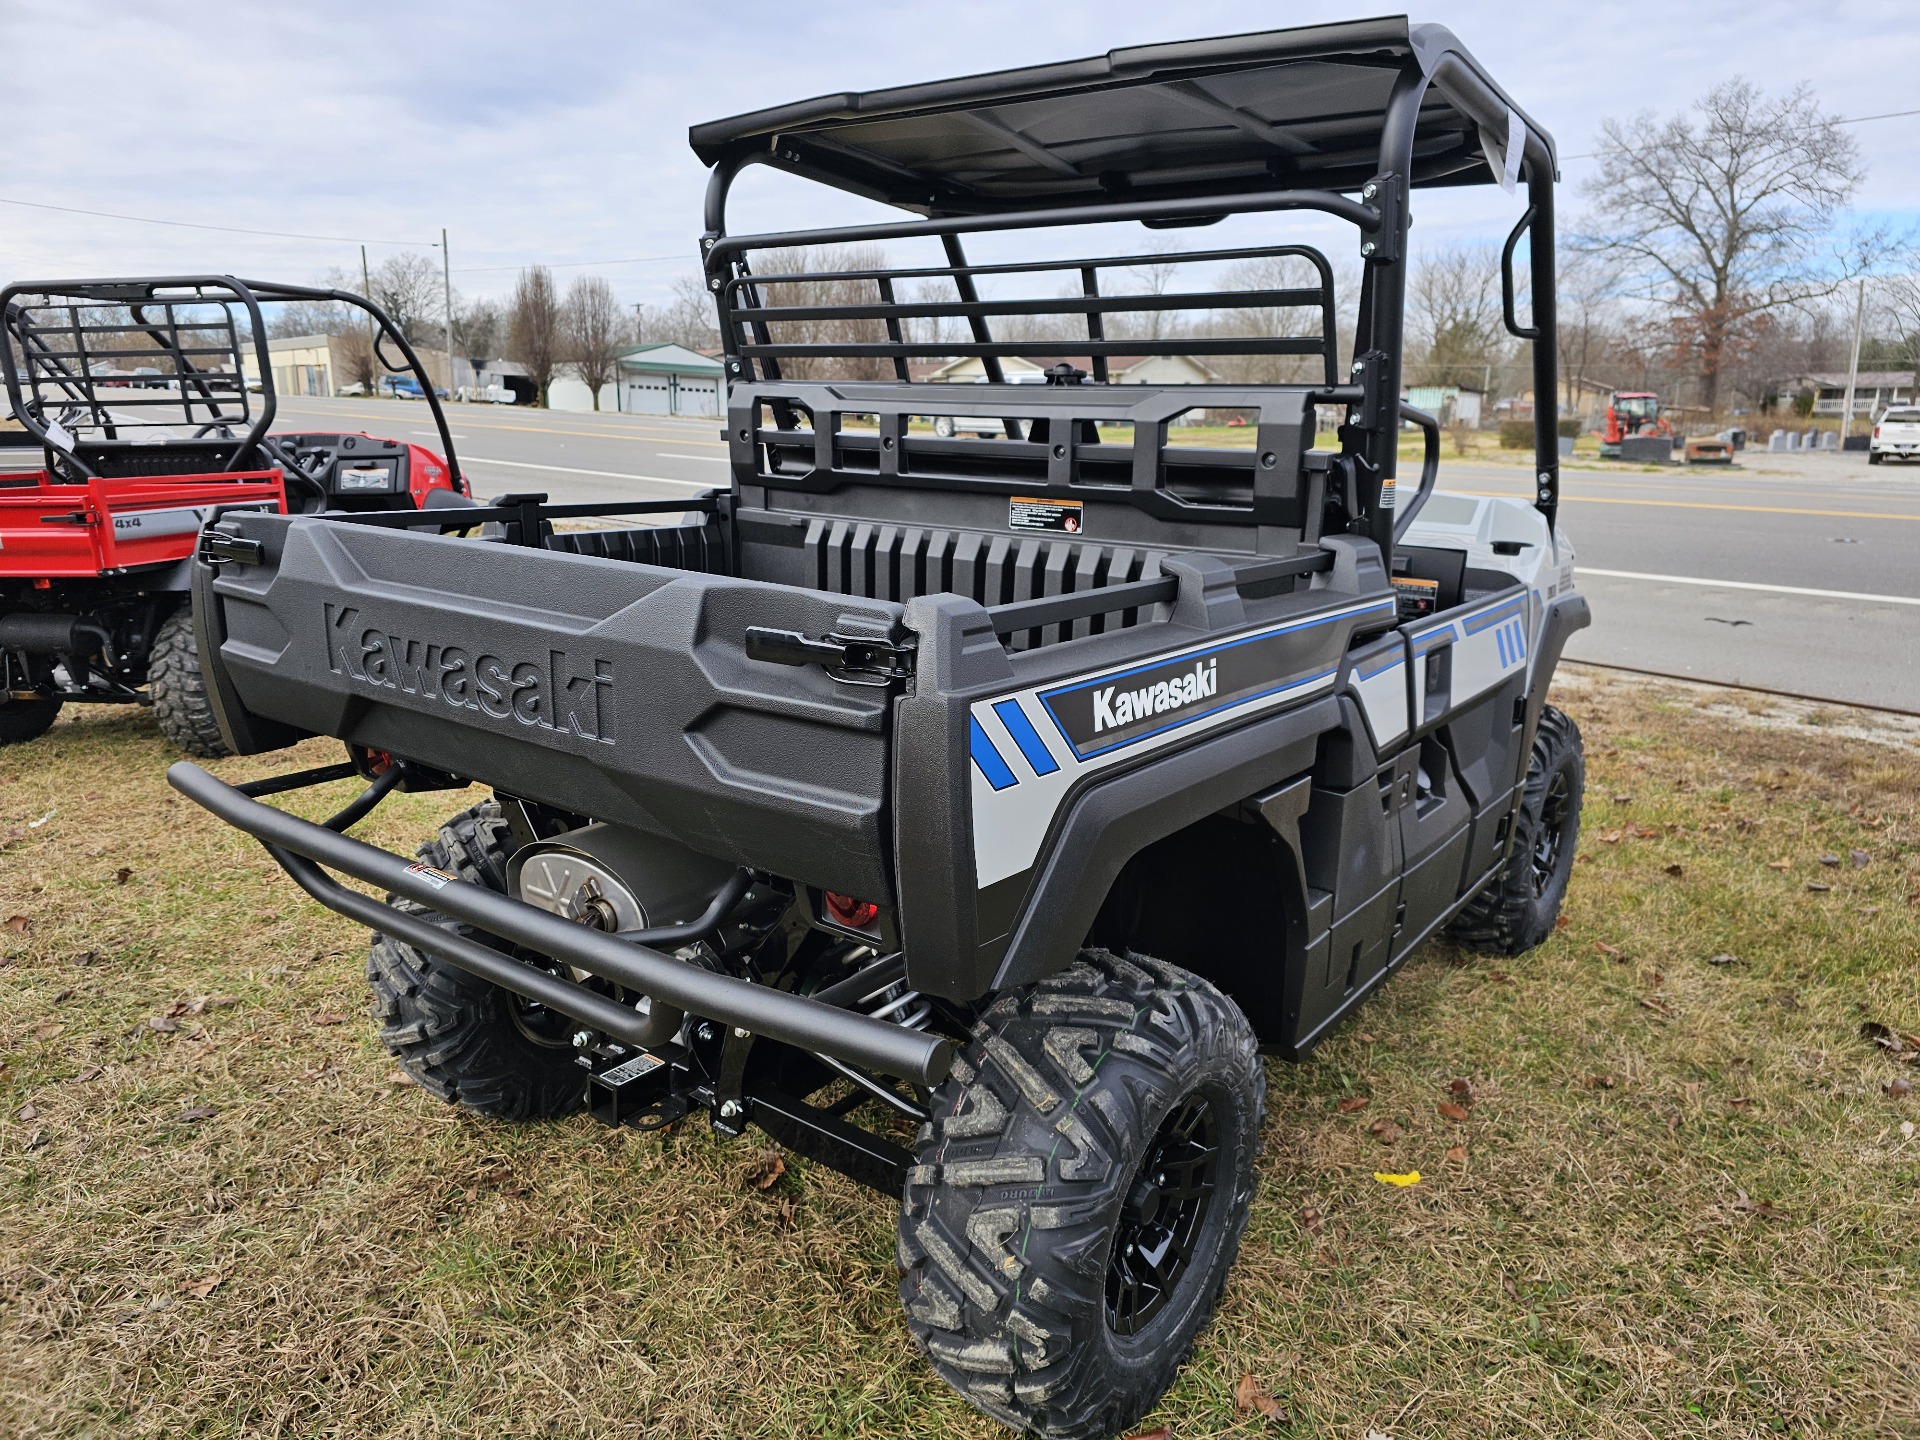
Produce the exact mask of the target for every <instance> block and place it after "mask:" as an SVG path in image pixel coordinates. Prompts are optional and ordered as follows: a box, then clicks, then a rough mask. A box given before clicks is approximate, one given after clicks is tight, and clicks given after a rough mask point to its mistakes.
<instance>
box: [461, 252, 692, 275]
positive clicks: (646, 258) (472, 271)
mask: <svg viewBox="0 0 1920 1440" xmlns="http://www.w3.org/2000/svg"><path fill="white" fill-rule="evenodd" d="M699 258H700V257H699V256H697V255H695V254H693V253H692V252H691V251H686V252H683V253H681V254H678V255H636V256H634V257H633V258H632V259H630V260H563V261H561V262H560V263H559V264H557V265H549V266H547V269H549V270H581V269H597V268H599V267H600V266H603V265H651V264H653V263H654V262H655V261H657V260H658V261H665V260H691V261H694V262H696V263H697V262H698V261H699ZM533 263H536V264H537V263H538V262H537V261H536V262H533ZM526 268H527V267H526V266H525V265H479V266H474V265H468V266H464V267H462V268H460V269H458V270H455V271H454V272H453V273H454V274H456V275H494V274H498V273H499V272H501V271H503V270H524V269H526Z"/></svg>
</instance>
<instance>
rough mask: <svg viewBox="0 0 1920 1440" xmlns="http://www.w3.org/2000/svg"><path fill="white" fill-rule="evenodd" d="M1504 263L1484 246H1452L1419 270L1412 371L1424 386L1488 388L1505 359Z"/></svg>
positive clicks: (1412, 306) (1410, 311)
mask: <svg viewBox="0 0 1920 1440" xmlns="http://www.w3.org/2000/svg"><path fill="white" fill-rule="evenodd" d="M1499 273H1500V260H1499V257H1498V256H1497V255H1496V254H1494V252H1493V251H1492V250H1491V249H1490V248H1488V247H1487V246H1484V245H1449V246H1444V247H1442V248H1441V249H1438V250H1435V251H1433V252H1432V253H1431V254H1429V255H1427V256H1426V257H1425V258H1423V259H1422V260H1421V261H1420V263H1419V264H1418V265H1417V266H1415V267H1414V271H1413V278H1412V282H1411V283H1410V284H1409V285H1408V287H1407V328H1408V330H1409V331H1410V332H1411V336H1410V338H1411V339H1412V340H1413V342H1414V346H1415V347H1416V348H1415V354H1414V356H1413V358H1412V359H1411V360H1410V362H1409V363H1408V365H1407V373H1408V374H1409V376H1411V377H1413V379H1414V381H1415V383H1417V384H1423V385H1460V386H1470V387H1472V388H1473V389H1476V390H1478V389H1482V388H1484V387H1485V386H1486V384H1487V375H1488V371H1489V370H1490V369H1491V368H1492V367H1493V366H1494V365H1496V364H1498V363H1499V362H1500V360H1501V359H1502V358H1503V356H1502V352H1503V351H1504V349H1505V345H1504V343H1503V341H1502V339H1501V323H1500V289H1499V283H1498V278H1497V277H1498V276H1499Z"/></svg>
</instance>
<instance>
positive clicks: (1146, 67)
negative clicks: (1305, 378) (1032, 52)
mask: <svg viewBox="0 0 1920 1440" xmlns="http://www.w3.org/2000/svg"><path fill="white" fill-rule="evenodd" d="M1403 74H1415V75H1424V76H1425V77H1427V79H1428V80H1429V82H1430V84H1429V85H1428V88H1427V90H1426V94H1425V98H1424V100H1423V102H1422V104H1421V109H1420V115H1419V120H1418V123H1417V125H1416V126H1415V130H1414V136H1413V165H1412V174H1411V175H1410V177H1409V179H1410V180H1411V182H1412V183H1413V184H1414V185H1416V186H1430V185H1473V184H1487V183H1492V182H1493V181H1494V180H1496V179H1497V178H1498V177H1497V176H1496V175H1495V174H1494V171H1493V168H1492V166H1491V165H1490V163H1489V161H1488V159H1487V155H1486V150H1485V148H1484V147H1483V145H1482V141H1481V131H1482V129H1483V128H1485V129H1486V130H1487V132H1488V133H1489V136H1490V139H1491V141H1492V143H1493V145H1494V153H1495V154H1496V155H1498V154H1500V153H1502V149H1503V147H1504V145H1505V142H1506V140H1507V134H1508V127H1509V124H1510V123H1511V121H1510V119H1509V114H1508V112H1509V111H1510V110H1511V111H1512V112H1513V113H1514V115H1515V116H1517V118H1518V121H1519V123H1520V124H1522V125H1524V126H1525V127H1526V128H1527V129H1528V130H1529V131H1530V132H1531V136H1532V137H1533V141H1534V145H1535V148H1536V153H1537V154H1541V155H1544V156H1545V157H1546V158H1547V161H1548V163H1549V164H1551V163H1552V155H1553V149H1552V144H1553V142H1552V140H1551V138H1550V137H1548V135H1547V134H1546V132H1545V131H1544V130H1542V129H1540V127H1539V126H1538V125H1535V124H1534V123H1533V122H1532V121H1531V120H1529V119H1528V118H1527V117H1526V115H1525V114H1524V112H1520V111H1519V109H1518V107H1517V106H1514V105H1513V103H1512V101H1511V100H1509V99H1508V98H1507V96H1506V94H1505V92H1504V91H1502V90H1501V89H1500V88H1499V86H1497V85H1496V84H1495V83H1494V82H1493V81H1492V79H1491V78H1489V77H1488V76H1487V75H1486V73H1485V72H1484V71H1483V70H1481V68H1480V66H1479V64H1478V62H1476V61H1475V60H1474V59H1473V57H1472V56H1471V55H1470V54H1468V53H1467V51H1466V49H1465V47H1464V46H1462V45H1461V44H1460V42H1459V41H1458V40H1457V39H1455V38H1454V36H1453V34H1452V32H1451V31H1449V30H1447V29H1446V28H1445V27H1443V26H1439V25H1412V24H1409V23H1408V21H1407V20H1406V18H1405V17H1404V16H1396V17H1390V18H1385V19H1379V20H1357V21H1351V22H1346V23H1342V24H1336V25H1314V26H1305V27H1301V28H1298V29H1292V30H1269V31H1262V32H1259V33H1255V34H1247V35H1230V36H1224V37H1220V38H1217V39H1210V40H1189V41H1179V42H1174V43H1169V44H1160V45H1142V46H1133V47H1130V48H1127V49H1120V50H1112V51H1109V52H1108V53H1107V54H1105V55H1099V56H1093V57H1091V58H1089V59H1085V60H1070V61H1064V62H1061V63H1058V64H1052V65H1036V66H1031V67H1028V68H1025V69H1020V70H1002V71H997V72H994V73H992V74H987V75H974V76H967V77H963V78H960V79H955V80H941V81H934V82H931V83H927V84H921V85H908V86H900V87H897V88H894V89H888V90H871V91H867V92H865V93H851V92H850V93H843V94H838V95H823V96H820V97H818V98H816V99H813V100H802V101H799V102H796V103H794V104H790V105H782V106H777V107H774V108H772V109H768V110H759V111H755V112H753V113H751V114H747V115H739V116H735V117H733V118H732V119H729V120H715V121H710V122H708V123H707V124H704V125H696V126H694V127H693V129H692V130H691V132H690V133H689V136H688V138H689V140H690V142H691V143H692V145H693V149H694V151H695V153H696V154H698V155H699V156H700V158H701V160H702V161H704V162H705V163H706V164H708V165H719V164H738V163H740V162H742V161H746V160H757V161H762V162H764V163H770V164H773V165H775V166H777V167H778V168H781V169H784V170H788V171H791V172H794V173H796V174H800V175H802V176H805V177H807V178H809V179H813V180H817V181H820V182H823V183H825V184H828V185H833V186H836V187H838V188H840V189H843V190H849V191H852V192H854V193H855V194H859V195H865V196H868V197H870V198H872V199H876V200H882V201H885V202H887V203H889V204H892V205H897V206H900V207H901V208H903V209H906V210H911V211H915V212H918V213H921V214H940V215H967V214H988V213H993V212H996V211H1007V210H1030V209H1039V208H1054V207H1062V206H1074V205H1083V204H1098V203H1101V202H1105V201H1112V200H1120V199H1154V198H1163V197H1164V198H1178V197H1182V196H1187V195H1195V196H1198V195H1206V196H1234V195H1252V194H1255V193H1258V192H1261V191H1271V190H1275V189H1282V188H1312V189H1317V190H1335V191H1339V190H1352V189H1356V188H1358V187H1359V186H1360V185H1361V184H1363V183H1364V182H1365V181H1366V180H1367V179H1368V178H1370V177H1371V176H1372V175H1374V174H1375V173H1376V172H1377V170H1378V168H1379V164H1380V150H1381V141H1382V136H1383V133H1384V131H1385V129H1386V115H1387V107H1388V101H1389V98H1390V96H1391V95H1392V93H1393V89H1394V84H1395V81H1396V80H1397V79H1398V78H1399V77H1400V76H1401V75H1403Z"/></svg>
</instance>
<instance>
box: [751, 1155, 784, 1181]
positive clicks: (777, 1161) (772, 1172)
mask: <svg viewBox="0 0 1920 1440" xmlns="http://www.w3.org/2000/svg"><path fill="white" fill-rule="evenodd" d="M786 1173H787V1162H786V1161H785V1160H782V1159H781V1158H780V1152H779V1151H778V1150H769V1151H767V1153H766V1155H765V1156H764V1157H762V1159H761V1161H760V1163H759V1165H757V1166H756V1167H755V1168H754V1170H753V1172H752V1173H751V1174H749V1175H748V1176H747V1183H748V1184H749V1185H751V1186H752V1187H753V1188H754V1189H756V1190H771V1189H772V1188H773V1182H774V1181H776V1180H778V1179H779V1178H780V1177H781V1176H782V1175H784V1174H786Z"/></svg>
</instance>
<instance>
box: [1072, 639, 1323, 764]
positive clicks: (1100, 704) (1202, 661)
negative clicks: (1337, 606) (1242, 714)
mask: <svg viewBox="0 0 1920 1440" xmlns="http://www.w3.org/2000/svg"><path fill="white" fill-rule="evenodd" d="M1357 613H1359V612H1356V611H1353V610H1345V611H1340V612H1338V613H1336V614H1333V615H1325V616H1316V617H1315V618H1314V619H1312V620H1307V621H1296V622H1294V623H1292V624H1288V625H1282V626H1279V627H1278V628H1276V629H1273V630H1268V631H1265V632H1263V633H1261V634H1258V635H1249V636H1247V637H1245V638H1244V639H1240V640H1232V641H1229V642H1227V643H1226V644H1224V645H1211V646H1208V647H1207V648H1206V649H1204V650H1199V651H1191V650H1190V651H1188V652H1187V653H1186V654H1184V655H1175V656H1170V657H1168V658H1167V659H1165V660H1160V661H1156V662H1154V663H1153V664H1149V665H1140V666H1136V667H1135V668H1133V669H1131V670H1123V671H1120V672H1119V673H1118V674H1113V675H1100V676H1096V677H1094V678H1093V679H1090V680H1077V681H1075V682H1073V683H1072V684H1068V685H1062V686H1060V687H1059V688H1058V689H1054V690H1043V691H1041V692H1040V695H1039V700H1040V703H1041V704H1042V705H1044V706H1046V707H1047V713H1048V714H1049V715H1051V716H1052V717H1053V723H1054V724H1055V725H1056V726H1057V727H1058V728H1059V731H1060V733H1061V735H1062V736H1064V737H1065V739H1066V741H1067V743H1068V744H1069V745H1071V746H1072V747H1073V753H1074V754H1075V755H1076V756H1078V757H1079V758H1080V759H1082V760H1086V759H1089V758H1090V757H1092V756H1095V755H1100V754H1104V753H1105V752H1106V751H1109V750H1116V749H1118V748H1119V747H1120V746H1122V745H1131V744H1132V743H1133V742H1134V741H1136V740H1144V739H1146V738H1147V737H1148V736H1149V735H1158V734H1160V733H1161V732H1162V731H1165V730H1171V729H1174V728H1175V727H1177V726H1180V725H1187V724H1190V723H1192V722H1193V721H1195V720H1199V719H1201V718H1203V717H1205V716H1208V715H1216V714H1218V713H1219V712H1221V711H1222V710H1230V709H1233V708H1234V707H1235V706H1238V705H1245V704H1247V703H1249V702H1250V701H1254V700H1259V699H1261V698H1263V697H1265V696H1268V695H1276V694H1279V693H1280V692H1282V691H1286V690H1295V689H1298V688H1300V687H1301V686H1304V685H1311V684H1313V683H1314V682H1315V681H1320V680H1325V679H1327V678H1328V677H1329V676H1331V675H1332V674H1333V673H1334V668H1333V667H1329V666H1328V664H1327V657H1326V655H1325V653H1324V652H1325V648H1326V647H1325V641H1324V638H1323V637H1321V638H1312V637H1310V635H1309V633H1308V632H1311V631H1315V630H1319V629H1321V627H1322V626H1325V625H1328V624H1331V623H1333V622H1334V621H1336V620H1345V619H1351V618H1353V617H1354V616H1355V615H1356V614H1357Z"/></svg>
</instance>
